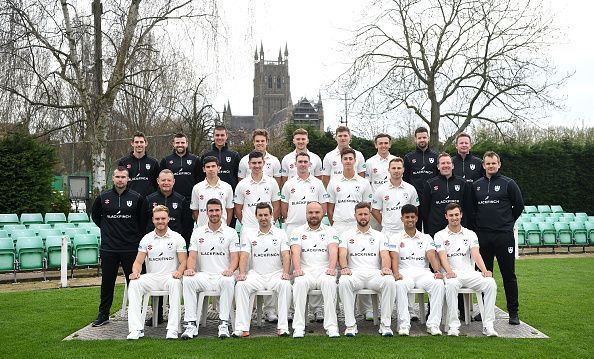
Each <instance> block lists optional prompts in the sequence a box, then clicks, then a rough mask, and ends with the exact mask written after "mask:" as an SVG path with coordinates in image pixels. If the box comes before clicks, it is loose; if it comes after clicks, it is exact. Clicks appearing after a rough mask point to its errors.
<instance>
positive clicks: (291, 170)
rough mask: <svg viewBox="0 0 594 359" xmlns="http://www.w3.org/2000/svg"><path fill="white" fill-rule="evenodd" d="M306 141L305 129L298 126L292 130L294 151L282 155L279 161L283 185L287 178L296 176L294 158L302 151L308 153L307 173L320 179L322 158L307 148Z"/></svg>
mask: <svg viewBox="0 0 594 359" xmlns="http://www.w3.org/2000/svg"><path fill="white" fill-rule="evenodd" d="M308 143H309V137H308V133H307V130H306V129H304V128H298V129H296V130H295V131H293V144H294V145H295V151H291V152H289V153H288V154H287V155H286V156H285V157H283V160H282V162H281V170H282V177H281V178H282V183H283V185H284V183H285V182H287V180H289V179H291V178H293V177H296V176H297V161H296V159H297V156H298V155H299V154H300V153H302V152H303V153H307V154H308V155H309V167H308V171H309V173H310V174H311V175H312V176H315V177H316V178H317V179H319V180H321V179H322V160H321V159H320V156H318V155H317V154H315V153H313V152H311V151H309V150H308V149H307V144H308ZM281 187H282V186H281Z"/></svg>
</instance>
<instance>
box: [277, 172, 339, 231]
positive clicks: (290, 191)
mask: <svg viewBox="0 0 594 359" xmlns="http://www.w3.org/2000/svg"><path fill="white" fill-rule="evenodd" d="M281 201H282V202H284V203H287V204H288V205H289V211H288V213H287V218H286V220H285V223H287V224H292V225H302V224H305V222H307V219H306V216H305V214H306V213H305V208H306V207H307V203H308V202H311V201H317V202H320V203H326V202H328V194H327V193H326V190H325V189H324V184H323V183H322V181H320V180H319V179H317V178H315V177H314V176H313V175H311V174H310V175H309V177H307V179H305V180H304V179H301V177H299V176H297V177H293V178H290V179H289V180H288V181H287V182H285V184H284V185H283V189H282V191H281Z"/></svg>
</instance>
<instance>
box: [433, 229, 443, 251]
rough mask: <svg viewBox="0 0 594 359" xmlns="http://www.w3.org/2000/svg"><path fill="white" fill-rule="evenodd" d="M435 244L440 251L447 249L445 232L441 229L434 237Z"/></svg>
mask: <svg viewBox="0 0 594 359" xmlns="http://www.w3.org/2000/svg"><path fill="white" fill-rule="evenodd" d="M433 244H434V246H435V250H436V251H438V252H443V251H445V244H444V240H443V232H441V231H439V232H437V233H435V238H434V239H433Z"/></svg>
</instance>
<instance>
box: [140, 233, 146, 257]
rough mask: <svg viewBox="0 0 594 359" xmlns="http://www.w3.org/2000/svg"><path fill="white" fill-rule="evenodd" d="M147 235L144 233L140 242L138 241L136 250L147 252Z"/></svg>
mask: <svg viewBox="0 0 594 359" xmlns="http://www.w3.org/2000/svg"><path fill="white" fill-rule="evenodd" d="M147 238H148V237H147V236H146V235H145V236H144V237H142V239H141V240H140V243H138V251H139V252H142V253H147V252H148V250H147V248H146V246H147V245H148V240H147Z"/></svg>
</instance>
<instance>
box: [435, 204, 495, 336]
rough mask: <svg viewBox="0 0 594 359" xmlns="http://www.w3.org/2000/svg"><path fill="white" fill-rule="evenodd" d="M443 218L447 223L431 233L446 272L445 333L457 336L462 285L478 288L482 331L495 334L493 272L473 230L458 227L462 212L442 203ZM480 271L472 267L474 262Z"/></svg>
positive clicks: (455, 207) (455, 206)
mask: <svg viewBox="0 0 594 359" xmlns="http://www.w3.org/2000/svg"><path fill="white" fill-rule="evenodd" d="M445 211H446V213H445V217H446V219H447V220H448V226H447V227H446V228H444V229H442V230H441V231H439V232H437V233H436V234H435V246H436V247H437V253H438V255H439V260H440V262H441V266H442V267H443V269H444V270H445V271H446V274H445V279H444V282H445V292H446V303H447V308H448V325H449V327H450V329H449V330H448V335H451V336H456V337H457V336H458V335H460V319H459V318H458V314H457V313H456V312H457V309H458V305H457V304H458V290H459V289H460V288H462V287H464V288H470V289H472V290H476V291H481V292H482V293H483V300H484V313H481V317H482V320H483V334H484V335H486V336H489V337H497V336H499V334H497V332H496V331H495V329H494V327H493V323H494V322H495V297H496V296H497V284H496V283H495V280H494V279H493V273H491V271H489V270H487V268H486V267H485V263H484V262H483V258H482V257H481V254H480V252H479V242H478V237H477V236H476V233H474V232H473V231H471V230H470V229H467V228H464V227H462V225H461V224H460V222H461V220H462V211H461V208H460V205H459V204H458V203H450V204H448V205H447V206H446V209H445ZM475 263H476V266H477V267H478V268H479V269H480V272H477V271H475V270H474V265H475Z"/></svg>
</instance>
